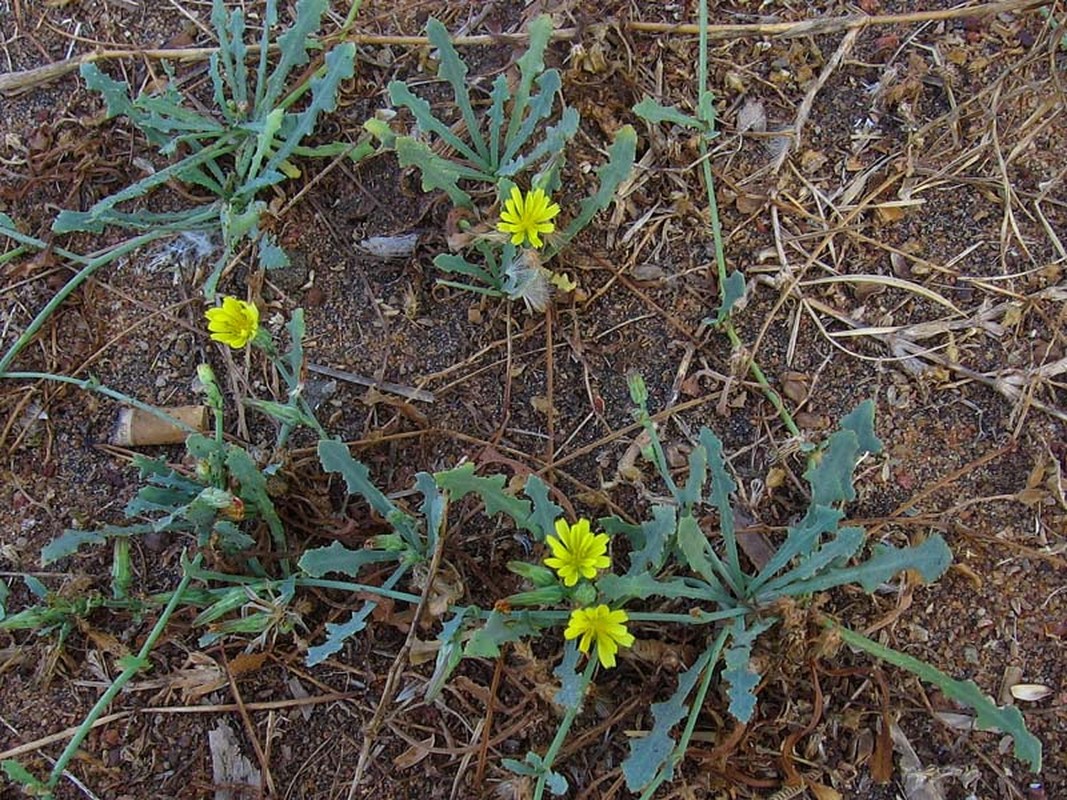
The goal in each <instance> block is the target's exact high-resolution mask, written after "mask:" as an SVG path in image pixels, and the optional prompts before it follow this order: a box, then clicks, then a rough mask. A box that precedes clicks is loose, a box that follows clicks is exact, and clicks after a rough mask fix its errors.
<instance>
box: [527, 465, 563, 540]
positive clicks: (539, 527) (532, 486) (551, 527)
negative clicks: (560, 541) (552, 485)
mask: <svg viewBox="0 0 1067 800" xmlns="http://www.w3.org/2000/svg"><path fill="white" fill-rule="evenodd" d="M522 493H523V494H525V495H526V496H527V497H529V498H530V500H532V501H533V513H532V514H531V515H530V520H529V521H530V523H531V525H532V526H533V527H534V528H535V529H536V532H535V533H534V538H536V539H537V541H539V542H543V541H544V540H545V537H546V536H551V535H555V532H556V520H557V519H561V518H562V517H563V509H562V508H560V507H559V506H558V505H556V504H555V503H553V502H552V501H551V500H550V499H549V498H548V485H547V484H546V483H545V482H544V481H543V480H541V478H540V477H538V476H537V475H533V474H531V475H530V476H529V477H527V478H526V485H525V486H524V487H523V490H522Z"/></svg>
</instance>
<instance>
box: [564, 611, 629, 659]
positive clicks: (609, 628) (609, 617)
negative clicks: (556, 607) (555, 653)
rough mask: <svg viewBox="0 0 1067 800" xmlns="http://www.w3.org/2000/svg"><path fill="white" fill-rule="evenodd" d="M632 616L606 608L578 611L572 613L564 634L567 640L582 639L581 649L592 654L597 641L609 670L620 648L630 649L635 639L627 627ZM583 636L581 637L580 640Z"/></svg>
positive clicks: (600, 655)
mask: <svg viewBox="0 0 1067 800" xmlns="http://www.w3.org/2000/svg"><path fill="white" fill-rule="evenodd" d="M627 619H629V617H628V616H627V615H626V612H625V611H623V610H622V609H617V610H615V611H612V610H611V609H609V608H608V607H607V606H606V605H599V606H596V607H595V608H577V609H575V610H574V611H572V612H571V617H570V621H569V623H568V625H567V628H566V630H565V631H564V632H563V637H564V638H565V639H568V640H569V639H579V641H578V649H579V650H580V651H581V652H583V653H586V654H588V653H589V648H590V646H591V645H592V644H593V642H596V651H597V652H596V654H597V659H598V660H599V661H600V663H601V664H602V665H603V666H604V667H607V668H610V667H614V666H615V654H616V653H618V652H619V648H620V647H630V646H631V645H632V644H633V643H634V637H633V635H632V634H631V633H629V632H628V631H627V630H626V626H625V625H624V624H623V623H624V622H626V620H627ZM579 637H580V638H579Z"/></svg>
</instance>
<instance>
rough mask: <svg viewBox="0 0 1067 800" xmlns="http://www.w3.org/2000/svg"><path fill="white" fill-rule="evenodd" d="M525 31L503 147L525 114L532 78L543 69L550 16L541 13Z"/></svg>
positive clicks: (516, 129)
mask: <svg viewBox="0 0 1067 800" xmlns="http://www.w3.org/2000/svg"><path fill="white" fill-rule="evenodd" d="M526 33H527V36H528V37H529V44H528V45H527V47H526V52H525V53H523V54H522V55H521V56H520V57H519V60H518V65H519V83H518V85H517V86H516V87H515V97H514V101H513V102H512V104H511V119H510V120H508V129H507V133H506V134H505V135H504V146H505V147H506V146H507V145H508V143H509V142H511V141H512V139H514V138H515V134H516V132H517V131H518V129H519V126H520V125H521V123H522V120H523V117H524V115H525V114H526V105H527V104H528V103H529V100H530V87H531V86H533V81H534V79H535V78H536V77H537V76H539V75H540V74H541V73H542V72H543V71H544V68H545V60H544V55H545V47H547V46H548V41H549V39H551V38H552V19H551V17H549V16H548V15H547V14H542V15H541V16H539V17H538V18H537V19H535V20H534V21H533V22H531V23H530V27H529V28H528V29H527V32H526Z"/></svg>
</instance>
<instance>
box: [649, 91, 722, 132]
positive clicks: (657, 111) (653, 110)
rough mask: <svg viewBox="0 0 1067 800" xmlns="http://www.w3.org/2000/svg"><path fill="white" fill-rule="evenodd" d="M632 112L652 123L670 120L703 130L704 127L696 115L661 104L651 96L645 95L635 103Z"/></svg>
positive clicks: (673, 122) (676, 123) (675, 123)
mask: <svg viewBox="0 0 1067 800" xmlns="http://www.w3.org/2000/svg"><path fill="white" fill-rule="evenodd" d="M634 113H635V114H637V116H639V117H640V118H641V119H643V120H644V121H645V122H647V123H649V124H652V125H655V124H656V123H660V122H670V123H672V124H674V125H681V126H683V127H686V128H696V129H697V130H703V129H704V128H705V125H704V123H703V122H701V121H700V120H698V119H697V118H696V117H694V116H691V115H689V114H686V113H685V112H683V111H679V110H678V109H677V108H675V107H674V106H664V105H661V104H660V103H657V102H656V101H655V100H653V99H652V98H651V97H645V98H644V99H643V100H641V102H640V103H638V104H637V105H635V106H634Z"/></svg>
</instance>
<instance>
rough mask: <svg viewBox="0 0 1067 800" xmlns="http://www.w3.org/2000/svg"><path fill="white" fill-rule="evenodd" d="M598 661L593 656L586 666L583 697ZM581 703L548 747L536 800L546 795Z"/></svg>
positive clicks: (570, 711)
mask: <svg viewBox="0 0 1067 800" xmlns="http://www.w3.org/2000/svg"><path fill="white" fill-rule="evenodd" d="M596 666H597V660H596V658H594V657H593V655H592V654H590V656H589V663H588V664H586V665H585V671H584V672H583V673H582V688H581V693H582V696H583V697H584V696H585V691H586V689H587V688H588V687H589V684H590V683H591V682H592V680H593V674H594V673H595V672H596ZM581 706H582V704H581V703H575V704H574V705H573V706H571V707H570V708H568V709H567V713H566V714H564V715H563V721H562V722H560V724H559V728H558V729H557V730H556V735H555V736H554V737H553V739H552V744H550V745H549V746H548V752H547V753H545V757H544V759H542V761H541V763H542V766H543V770H542V772H541V774H540V775H538V776H537V785H536V786H535V787H534V800H541V797H542V796H543V795H544V793H545V781H547V780H548V773H549V772H550V771H551V769H552V764H553V763H554V762H555V760H556V756H557V755H559V750H560V748H561V747H563V742H564V740H565V739H566V738H567V734H568V733H570V730H571V725H573V724H574V720H575V719H576V718H577V717H578V712H579V711H580V710H581Z"/></svg>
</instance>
